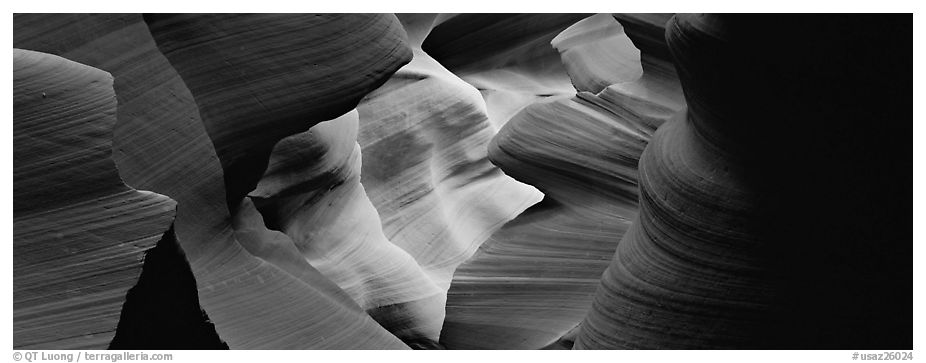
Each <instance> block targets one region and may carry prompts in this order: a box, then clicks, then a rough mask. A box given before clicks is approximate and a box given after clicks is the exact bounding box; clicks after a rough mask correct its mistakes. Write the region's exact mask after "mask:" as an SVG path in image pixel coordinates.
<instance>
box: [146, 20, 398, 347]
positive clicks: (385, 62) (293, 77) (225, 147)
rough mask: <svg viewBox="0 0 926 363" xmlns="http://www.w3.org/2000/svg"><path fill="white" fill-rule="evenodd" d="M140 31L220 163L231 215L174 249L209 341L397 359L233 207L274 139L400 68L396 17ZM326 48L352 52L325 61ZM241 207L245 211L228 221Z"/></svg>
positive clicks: (361, 319)
mask: <svg viewBox="0 0 926 363" xmlns="http://www.w3.org/2000/svg"><path fill="white" fill-rule="evenodd" d="M145 20H146V22H147V23H148V25H149V29H150V30H151V32H152V35H153V37H154V39H155V40H156V43H157V44H158V46H159V47H160V48H161V50H162V51H163V52H164V54H165V56H166V57H167V59H168V60H169V61H170V62H171V64H172V65H173V66H174V67H175V68H176V69H177V70H178V72H179V73H180V74H181V75H182V78H183V80H184V82H185V83H186V84H187V85H188V86H189V87H190V89H191V91H192V94H193V97H194V98H195V100H196V104H197V105H198V108H199V110H200V113H201V116H202V120H203V123H204V124H205V126H206V127H205V128H206V131H207V132H208V134H209V137H210V139H212V142H213V144H214V145H215V146H216V151H217V154H218V156H219V157H218V159H219V160H221V161H222V162H223V163H224V164H223V165H224V168H223V169H224V170H223V171H224V175H225V181H226V183H227V184H226V185H225V189H226V190H228V193H226V199H227V200H228V201H229V205H230V206H233V207H235V209H236V213H233V218H230V219H231V220H226V221H225V223H224V224H220V225H219V226H218V227H219V228H218V231H216V237H215V238H212V239H209V240H205V241H195V242H187V243H186V244H185V243H184V241H180V242H181V244H182V245H183V247H184V250H185V251H186V252H187V257H188V258H189V260H190V265H191V267H192V269H193V272H194V274H195V275H196V280H197V285H198V286H199V293H200V301H201V303H202V305H203V307H204V308H205V310H206V311H207V312H208V313H209V316H210V318H211V319H212V320H213V321H214V322H215V326H216V330H217V331H218V333H219V335H220V336H221V337H222V338H223V339H224V340H225V341H226V342H227V343H228V345H229V347H231V348H233V349H235V348H260V349H384V348H407V346H405V345H404V344H402V343H401V341H400V340H399V339H397V338H396V337H394V336H393V335H391V334H389V333H388V332H387V331H386V330H385V329H383V328H382V327H380V326H379V325H378V324H376V322H375V321H374V320H373V319H371V318H370V317H369V316H368V315H367V314H366V313H364V312H363V310H361V309H360V307H359V306H357V304H356V303H355V302H354V301H353V300H352V299H351V298H350V296H348V295H347V294H346V293H344V292H343V291H341V290H340V289H339V288H338V287H337V285H335V284H333V283H332V282H330V280H328V279H327V278H326V277H324V276H323V275H322V274H321V273H319V272H318V271H317V270H316V269H315V268H313V267H312V266H311V265H309V264H308V263H307V262H306V261H305V259H304V257H303V256H302V255H301V253H299V250H298V249H297V248H296V247H295V245H294V244H293V242H292V240H291V239H290V238H289V237H288V236H286V235H285V234H283V233H280V232H275V231H272V230H269V229H267V228H266V227H264V226H263V223H264V222H263V221H262V220H260V219H261V216H260V214H259V213H258V212H257V211H256V210H255V209H254V208H253V206H252V205H251V202H250V201H249V200H247V199H244V198H243V197H244V195H245V193H247V192H249V191H250V190H252V189H253V188H254V187H255V186H256V185H257V182H258V179H259V178H260V176H261V175H262V174H263V171H264V169H265V168H266V165H267V163H268V160H269V156H270V152H271V150H272V147H273V145H274V144H275V143H276V142H277V141H278V140H279V139H281V138H283V137H285V136H288V135H290V134H294V133H297V132H299V131H304V130H306V129H308V128H310V127H311V126H312V125H314V124H316V123H318V122H320V121H323V120H324V119H326V118H330V117H334V116H337V115H339V114H341V113H343V112H346V111H349V110H350V108H352V107H353V106H351V104H352V102H353V103H356V101H357V100H354V98H356V99H358V100H359V97H361V96H362V95H363V93H365V92H367V91H368V90H369V89H371V88H374V87H376V86H377V85H378V83H381V82H382V81H384V80H385V79H386V78H388V76H389V75H390V74H391V73H392V72H393V71H394V69H395V68H398V67H399V66H400V65H401V64H402V63H404V62H405V61H407V60H404V59H403V54H404V52H405V51H403V49H405V45H404V40H403V39H404V37H405V35H404V32H403V31H402V30H401V28H400V27H399V25H398V22H397V21H395V18H394V17H391V16H385V15H372V16H370V15H360V14H350V15H319V16H312V15H304V14H282V15H275V14H259V15H228V14H222V15H176V16H167V15H152V16H148V15H146V16H145ZM256 24H259V25H260V26H256ZM222 29H225V30H222ZM236 29H237V30H236ZM240 29H247V31H239V30H240ZM232 30H235V31H232ZM299 34H302V35H303V36H297V35H299ZM335 34H337V35H338V36H334V35H335ZM218 35H222V36H218ZM275 39H276V40H275ZM187 42H192V43H187ZM185 45H190V46H185ZM335 48H336V49H342V48H344V49H350V50H351V52H348V53H344V52H331V50H332V49H335ZM242 50H247V51H242ZM216 56H218V57H216ZM204 60H205V61H204ZM319 68H321V69H324V70H325V71H324V72H318V71H317V70H318V69H319ZM348 69H349V71H348ZM348 74H349V75H350V76H347V75H348ZM281 75H286V76H285V77H281ZM200 98H202V99H200ZM352 100H354V101H352ZM228 106H233V107H230V108H229V107H228ZM254 120H260V122H254ZM242 133H246V134H247V135H248V137H240V135H242ZM255 173H256V176H255ZM221 186H222V185H221V184H220V185H218V187H221ZM212 187H215V186H212ZM241 203H244V204H241ZM241 205H244V206H246V208H247V209H246V210H244V211H238V210H237V207H238V206H241ZM231 222H234V227H235V228H232V225H231V224H232V223H231ZM197 242H198V243H197Z"/></svg>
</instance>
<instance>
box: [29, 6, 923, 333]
mask: <svg viewBox="0 0 926 363" xmlns="http://www.w3.org/2000/svg"><path fill="white" fill-rule="evenodd" d="M909 20H910V19H907V18H906V17H904V16H896V15H895V16H887V15H865V16H862V15H854V16H853V15H813V16H811V15H767V16H766V15H762V16H759V15H721V16H715V15H694V14H680V15H675V16H673V15H672V14H614V15H611V14H598V15H590V14H400V15H398V16H395V15H390V14H149V15H144V16H143V15H137V14H92V15H88V14H16V15H15V16H14V47H15V48H18V49H14V85H13V86H14V122H13V125H14V143H13V145H14V224H13V225H14V238H13V239H14V241H13V254H14V263H13V265H14V266H13V269H14V271H13V281H14V291H13V294H14V319H13V320H14V326H13V336H14V342H13V344H14V348H16V349H102V348H105V347H107V345H108V347H109V348H111V349H226V348H231V349H408V348H414V349H442V348H449V349H570V348H576V349H626V348H630V349H637V348H646V349H666V348H670V349H704V348H713V349H747V348H748V349H753V348H773V349H779V348H789V349H795V348H797V349H818V348H828V349H910V348H911V347H912V325H911V324H910V321H911V316H912V300H911V298H910V287H911V286H912V277H911V276H912V271H911V265H910V264H909V260H908V258H909V257H908V256H910V255H911V254H912V251H911V247H910V244H908V241H909V240H908V239H907V237H906V230H907V228H908V227H909V222H907V221H908V220H907V219H906V217H905V211H906V209H905V208H906V205H907V204H906V203H907V202H906V201H907V198H908V197H909V196H910V192H908V190H910V189H908V186H909V185H908V184H907V183H908V182H907V181H906V180H908V179H906V170H907V167H908V166H909V165H910V164H912V159H907V157H906V155H908V154H907V151H908V149H907V147H906V145H907V144H905V143H903V142H901V141H900V140H899V138H898V137H897V136H898V135H904V134H905V133H907V132H908V129H907V126H906V124H904V123H901V122H900V121H901V120H905V119H906V117H907V115H906V110H907V109H909V108H910V100H909V96H908V95H909V94H910V92H912V81H907V80H908V79H910V69H912V63H910V58H912V57H907V54H908V53H907V52H908V47H909V44H910V43H911V41H912V39H911V38H909V37H910V34H909V33H910V29H911V25H910V22H909ZM133 188H134V189H133ZM143 190H144V191H143ZM901 212H903V213H901ZM905 262H906V263H905Z"/></svg>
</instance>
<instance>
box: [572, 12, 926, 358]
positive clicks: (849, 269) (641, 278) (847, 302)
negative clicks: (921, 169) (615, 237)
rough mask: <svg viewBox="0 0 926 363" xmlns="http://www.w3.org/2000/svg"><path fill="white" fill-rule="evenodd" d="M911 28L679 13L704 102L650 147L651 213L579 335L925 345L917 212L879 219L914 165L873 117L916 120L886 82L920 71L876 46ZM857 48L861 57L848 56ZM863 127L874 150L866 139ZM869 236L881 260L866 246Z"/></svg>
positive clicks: (680, 345) (683, 65)
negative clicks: (916, 281) (912, 290)
mask: <svg viewBox="0 0 926 363" xmlns="http://www.w3.org/2000/svg"><path fill="white" fill-rule="evenodd" d="M856 21H861V22H864V23H865V24H866V25H867V27H865V29H860V28H858V27H856V26H855V24H857V23H856ZM902 23H903V21H902V20H900V19H896V18H895V19H891V18H871V17H860V18H852V19H851V20H850V17H846V16H844V15H834V16H820V17H810V16H790V17H784V19H779V18H772V17H766V16H711V15H688V14H686V15H676V16H675V17H674V18H673V19H672V20H671V21H670V22H669V24H668V26H667V30H666V39H667V42H668V45H669V49H670V50H671V51H672V54H673V56H674V59H675V64H676V65H677V67H678V70H679V75H680V78H681V80H682V85H683V86H684V88H685V96H686V100H687V103H688V111H687V114H686V117H685V118H684V119H682V120H679V121H678V122H673V123H667V124H666V125H664V126H663V127H661V128H660V129H659V131H658V132H657V133H656V135H655V136H654V138H653V140H652V141H651V142H650V144H649V145H648V146H647V148H646V150H645V152H644V153H643V156H642V157H641V160H640V178H639V181H640V214H639V217H638V218H637V219H636V220H635V222H634V225H633V226H632V227H631V229H630V230H629V231H628V232H627V234H626V235H625V236H624V239H623V240H622V241H621V243H620V244H619V246H618V249H617V252H616V253H615V255H614V259H613V260H612V262H611V265H610V266H609V267H608V270H607V271H606V272H605V275H604V276H603V277H602V280H601V287H600V288H599V290H598V292H597V294H596V296H595V301H594V305H593V306H592V309H591V310H590V311H589V314H588V316H587V317H586V319H585V320H584V321H583V323H582V325H581V327H580V331H579V333H578V334H577V338H576V342H575V347H576V348H584V349H619V348H644V349H704V348H712V349H747V348H752V349H754V348H766V349H767V348H804V349H807V348H811V347H814V348H823V347H829V348H841V349H847V348H849V347H856V346H869V347H873V346H881V347H886V346H894V347H902V346H910V345H909V343H910V341H908V340H907V338H906V337H907V332H909V330H908V329H909V320H904V318H902V317H901V316H903V315H904V314H906V312H909V311H911V307H912V305H910V304H911V300H910V299H909V297H908V296H902V295H903V294H902V293H900V292H898V291H897V288H900V286H906V285H907V284H906V283H905V281H909V280H908V278H909V277H910V276H911V275H910V274H909V272H910V270H906V267H900V266H897V265H894V266H887V265H886V264H887V263H888V262H887V261H889V260H891V259H892V258H901V256H909V254H907V252H909V246H910V245H909V242H908V240H907V239H906V238H904V237H902V234H901V233H900V232H899V231H900V230H902V229H905V227H902V226H901V225H902V224H904V223H905V222H901V221H900V220H897V219H885V218H883V217H882V216H880V215H881V213H885V211H887V210H894V211H898V210H897V209H895V208H896V207H897V206H896V204H895V203H900V202H901V201H904V200H906V195H907V193H908V192H907V190H909V189H907V188H906V186H900V185H896V184H895V185H889V184H885V183H884V182H883V181H882V180H883V179H881V178H883V177H886V176H888V175H891V176H899V175H902V174H903V173H905V171H904V169H905V168H906V166H907V165H908V164H906V161H900V160H894V159H892V158H896V157H898V156H899V155H900V154H902V152H899V151H900V150H899V149H900V147H898V145H897V144H895V143H894V142H884V141H883V139H878V138H877V136H874V135H871V134H870V132H872V131H871V130H866V129H865V127H864V126H861V125H865V124H866V121H865V120H868V119H869V118H872V117H873V118H875V119H878V120H880V121H881V122H883V125H885V126H884V127H885V128H887V129H889V130H890V131H887V130H883V132H892V133H902V131H901V129H904V128H905V126H904V127H901V126H898V124H899V121H900V120H901V119H902V118H903V116H902V113H900V112H898V110H899V109H903V108H904V105H903V104H904V103H905V101H902V100H899V99H896V98H894V96H893V95H891V96H888V97H884V95H883V94H881V92H882V90H884V89H892V90H896V91H901V90H902V89H904V88H905V86H903V85H896V86H888V84H889V83H891V82H897V81H898V80H900V79H906V78H904V74H905V73H906V69H909V68H907V67H906V65H905V64H902V62H901V64H894V65H893V66H889V64H891V63H897V62H893V61H888V60H885V58H884V57H883V54H881V53H880V52H876V53H879V54H877V55H876V54H872V53H870V52H871V51H872V50H874V49H884V50H886V49H892V50H897V51H899V49H902V48H904V47H906V45H902V44H904V42H903V41H897V42H895V41H894V40H892V39H891V37H893V36H894V35H896V34H897V33H902V32H903V31H901V30H900V29H899V28H902V27H903V25H901V24H902ZM774 24H788V25H787V26H785V27H784V29H782V28H776V27H775V26H774ZM773 28H774V30H772V29H773ZM872 29H879V30H878V31H873V30H872ZM888 29H891V30H890V31H886V30H888ZM895 31H896V32H897V33H895ZM794 54H800V55H802V56H801V57H794V56H793V55H794ZM843 54H855V55H858V57H857V58H854V59H853V61H851V62H844V61H843V60H842V59H841V58H840V57H842V55H843ZM872 69H878V70H879V71H878V72H877V73H876V74H872V73H865V71H863V70H872ZM847 74H853V75H855V76H857V77H852V78H851V79H849V78H843V77H844V76H845V75H847ZM900 82H901V83H905V82H906V81H905V80H904V81H900ZM872 100H879V101H883V102H884V103H883V104H880V103H872V102H871V101H872ZM769 106H771V107H769ZM791 130H800V131H799V132H796V133H795V132H790V131H791ZM880 132H882V131H877V133H880ZM772 135H780V137H778V136H772ZM871 137H874V138H875V139H872V138H871ZM862 140H867V141H868V143H867V147H866V148H865V150H861V149H859V148H857V146H850V145H853V144H852V141H862ZM854 145H860V144H854ZM889 155H893V156H889ZM904 158H905V157H904ZM858 163H862V164H864V165H869V166H870V167H871V168H872V169H870V170H865V171H861V170H858V169H857V168H856V167H855V166H854V165H859V164H858ZM791 178H796V179H797V180H793V181H792V180H789V179H791ZM862 185H865V186H864V187H863V186H862ZM840 195H841V196H840ZM862 205H866V206H871V207H873V208H874V209H868V208H867V207H860V206H862ZM859 208H862V209H864V211H863V210H860V209H859ZM875 210H877V212H875ZM898 212H899V211H898ZM876 236H877V237H876ZM871 238H874V239H876V240H877V241H878V242H877V247H876V248H875V249H877V250H878V252H876V255H877V257H872V258H866V257H865V256H870V255H869V254H870V253H872V252H871V251H872V250H871V249H870V248H868V247H865V246H866V245H868V244H869V243H870V242H871V241H872V240H871ZM888 256H893V257H888ZM873 271H877V272H875V273H874V274H870V272H873ZM892 286H893V287H892ZM859 288H861V290H865V291H869V292H870V291H881V292H883V293H884V294H885V296H883V297H884V298H885V299H883V300H882V299H881V298H880V297H879V298H878V299H877V300H875V299H871V298H867V297H865V296H864V294H865V293H862V292H861V290H859ZM866 289H870V290H866ZM888 311H893V312H894V313H888ZM901 311H903V312H904V313H902V314H900V313H899V312H901ZM866 329H874V330H878V331H882V332H889V333H887V335H888V336H880V337H874V336H872V335H870V334H868V333H867V330H866ZM881 329H883V330H881ZM853 349H854V348H853Z"/></svg>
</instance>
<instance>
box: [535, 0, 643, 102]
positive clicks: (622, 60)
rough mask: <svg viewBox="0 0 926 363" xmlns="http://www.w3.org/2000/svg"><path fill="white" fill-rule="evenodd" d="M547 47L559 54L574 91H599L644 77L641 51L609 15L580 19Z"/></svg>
mask: <svg viewBox="0 0 926 363" xmlns="http://www.w3.org/2000/svg"><path fill="white" fill-rule="evenodd" d="M550 45H552V46H553V48H555V49H556V50H557V51H559V53H560V55H561V57H562V59H563V65H564V66H565V67H566V72H567V73H568V74H569V78H570V79H571V80H572V83H573V85H574V86H575V88H576V90H577V91H580V92H582V91H585V92H591V93H598V92H601V90H603V89H604V88H605V87H607V86H610V85H612V84H615V83H622V82H627V81H633V80H636V79H637V78H640V76H641V75H643V66H642V65H641V64H640V51H639V50H638V49H637V48H636V47H634V44H633V42H632V41H631V40H630V38H629V37H627V34H625V33H624V28H623V27H621V25H620V23H618V22H617V21H615V20H614V18H613V17H612V16H611V15H609V14H597V15H593V16H590V17H588V18H585V19H582V20H580V21H579V22H577V23H575V24H573V25H572V26H570V27H569V28H566V30H564V31H563V32H561V33H559V35H557V36H556V37H555V38H553V40H552V41H550Z"/></svg>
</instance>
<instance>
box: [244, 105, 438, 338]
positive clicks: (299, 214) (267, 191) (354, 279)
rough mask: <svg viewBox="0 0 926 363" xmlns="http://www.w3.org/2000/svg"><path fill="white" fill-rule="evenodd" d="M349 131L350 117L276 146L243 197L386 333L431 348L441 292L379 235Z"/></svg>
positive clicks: (353, 132)
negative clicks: (253, 202)
mask: <svg viewBox="0 0 926 363" xmlns="http://www.w3.org/2000/svg"><path fill="white" fill-rule="evenodd" d="M357 129H358V114H357V112H356V111H351V112H349V113H347V114H346V115H344V116H341V117H339V118H337V119H334V120H331V121H326V122H322V123H320V124H318V125H316V126H314V127H312V128H311V129H309V131H307V132H304V133H300V134H296V135H293V136H289V137H287V138H284V139H283V140H281V141H280V142H279V143H277V145H276V146H275V147H274V151H273V153H272V154H271V158H270V163H269V166H268V168H267V171H266V172H265V174H264V177H263V179H261V182H260V183H259V184H258V186H257V188H256V189H255V190H254V191H252V192H251V193H250V195H251V197H252V198H254V199H255V200H256V202H257V204H258V205H259V209H260V210H261V213H262V214H263V216H264V220H266V221H268V223H270V224H271V225H272V226H273V227H274V228H275V229H279V230H281V231H283V232H285V233H286V234H287V235H288V236H289V237H290V238H292V242H293V243H294V244H295V247H297V248H298V249H299V252H300V253H301V255H302V256H304V258H305V260H306V261H308V263H310V264H311V265H312V266H314V267H315V268H317V269H318V270H319V271H321V272H322V273H323V274H324V275H325V276H326V277H328V278H329V279H331V280H332V281H333V282H334V283H336V284H337V285H338V286H340V288H341V289H343V290H344V291H345V292H346V293H347V294H348V295H349V296H350V297H351V298H352V299H353V300H354V301H355V302H357V304H359V305H360V306H361V307H362V308H363V309H364V310H366V311H368V312H370V315H371V316H372V317H373V318H374V319H376V320H377V321H378V322H379V323H380V324H381V325H383V326H384V327H385V328H386V329H388V330H389V331H391V332H392V333H393V334H395V335H396V336H398V337H399V338H402V339H403V340H406V341H415V340H420V339H431V340H433V341H436V340H437V337H438V334H439V332H440V326H441V322H442V321H443V315H444V314H443V302H444V298H443V291H442V290H441V289H440V288H438V287H437V285H436V284H435V283H434V282H433V281H431V280H430V279H429V278H428V276H427V275H426V274H425V272H424V271H423V270H422V269H421V267H419V266H418V264H417V263H416V262H415V260H414V259H413V258H412V257H411V256H409V255H408V253H406V252H405V251H404V250H402V249H401V248H398V247H396V246H395V245H393V244H392V243H391V242H390V241H389V240H388V239H387V238H386V236H385V235H384V234H383V230H382V227H381V224H380V219H379V216H378V215H377V213H376V209H374V208H373V204H372V203H371V202H370V200H369V198H367V195H366V193H365V192H364V187H363V185H361V184H360V163H361V154H360V145H359V144H358V143H357Z"/></svg>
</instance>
